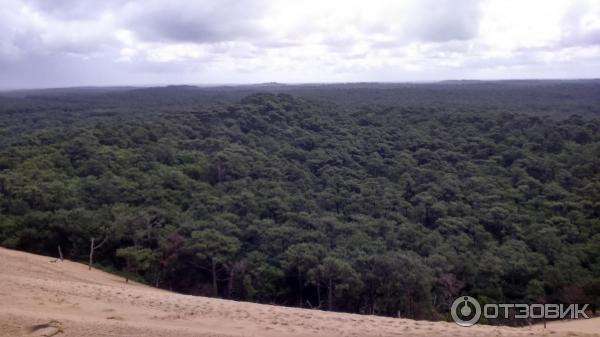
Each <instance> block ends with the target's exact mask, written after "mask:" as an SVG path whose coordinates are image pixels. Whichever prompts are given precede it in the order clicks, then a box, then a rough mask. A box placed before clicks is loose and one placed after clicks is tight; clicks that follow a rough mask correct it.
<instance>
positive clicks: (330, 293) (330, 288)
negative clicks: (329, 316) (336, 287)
mask: <svg viewBox="0 0 600 337" xmlns="http://www.w3.org/2000/svg"><path fill="white" fill-rule="evenodd" d="M327 297H328V302H329V303H328V306H329V311H332V310H333V280H332V279H331V277H330V278H329V282H328V284H327Z"/></svg>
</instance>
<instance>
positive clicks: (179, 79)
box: [0, 0, 600, 88]
mask: <svg viewBox="0 0 600 337" xmlns="http://www.w3.org/2000/svg"><path fill="white" fill-rule="evenodd" d="M599 60H600V0H526V1H523V0H481V1H476V0H421V1H409V0H389V1H386V0H370V1H357V0H330V1H325V0H304V1H295V0H289V1H288V0H278V1H275V0H272V1H267V0H219V1H217V0H166V1H159V0H145V1H141V0H140V1H133V0H130V1H117V0H103V1H93V0H79V1H76V0H59V1H46V0H3V5H2V6H1V7H0V75H1V76H0V87H3V88H18V87H49V86H73V85H126V84H167V83H251V82H267V81H279V82H337V81H415V80H417V81H418V80H425V81H428V80H442V79H450V78H581V77H600V61H599Z"/></svg>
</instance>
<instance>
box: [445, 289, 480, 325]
mask: <svg viewBox="0 0 600 337" xmlns="http://www.w3.org/2000/svg"><path fill="white" fill-rule="evenodd" d="M450 314H451V315H452V319H453V320H454V322H455V323H456V324H458V325H460V326H471V325H473V324H475V323H477V321H479V318H480V317H481V305H479V302H477V300H476V299H474V298H473V297H471V296H461V297H459V298H457V299H455V300H454V302H453V303H452V307H451V308H450Z"/></svg>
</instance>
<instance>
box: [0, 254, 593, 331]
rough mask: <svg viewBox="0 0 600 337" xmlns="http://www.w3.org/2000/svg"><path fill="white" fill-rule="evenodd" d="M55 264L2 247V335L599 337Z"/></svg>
mask: <svg viewBox="0 0 600 337" xmlns="http://www.w3.org/2000/svg"><path fill="white" fill-rule="evenodd" d="M51 260H54V259H53V258H49V257H45V256H39V255H33V254H28V253H22V252H17V251H12V250H7V249H3V248H0V336H54V335H56V336H214V337H217V336H265V337H269V336H323V337H325V336H327V337H332V336H356V337H368V336H435V335H440V336H532V335H534V336H535V335H537V336H542V335H543V336H559V337H560V336H600V321H599V320H597V319H594V320H588V321H584V322H579V321H577V322H564V323H563V322H561V323H556V324H551V325H550V326H549V329H546V330H543V329H541V328H540V327H534V328H522V329H519V328H505V327H502V328H500V327H490V326H475V327H470V328H461V327H459V326H457V325H455V324H453V323H444V322H425V321H412V320H407V319H392V318H384V317H376V316H361V315H351V314H340V313H329V312H323V311H316V310H304V309H295V308H286V307H277V306H269V305H260V304H252V303H243V302H234V301H226V300H218V299H211V298H205V297H195V296H185V295H179V294H174V293H170V292H167V291H163V290H158V289H154V288H150V287H147V286H144V285H140V284H136V283H131V282H130V283H128V284H126V283H125V282H124V280H123V279H122V278H120V277H116V276H114V275H111V274H108V273H104V272H101V271H97V270H92V271H89V270H87V267H86V266H84V265H82V264H79V263H74V262H69V261H64V262H62V263H61V262H50V261H51ZM573 331H574V332H573ZM594 332H596V333H598V334H597V335H592V333H594Z"/></svg>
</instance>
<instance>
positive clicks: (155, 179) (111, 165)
mask: <svg viewBox="0 0 600 337" xmlns="http://www.w3.org/2000/svg"><path fill="white" fill-rule="evenodd" d="M512 85H515V86H516V87H513V86H512ZM582 85H583V84H582ZM449 86H451V85H450V84H448V85H445V84H444V85H442V84H440V85H439V86H433V87H431V88H430V89H431V90H430V91H424V92H421V91H419V90H424V89H419V88H411V87H408V88H404V87H398V86H395V85H390V87H389V88H388V89H389V90H390V91H389V92H388V91H385V90H388V89H385V90H384V89H382V88H380V87H379V85H373V87H372V88H370V89H368V88H367V89H365V88H363V89H356V88H346V87H344V88H337V87H335V88H334V87H332V88H325V89H323V90H321V89H319V90H316V89H311V88H309V87H302V88H298V89H297V90H298V92H297V93H300V94H302V93H303V94H306V95H307V96H311V97H320V98H327V97H329V98H331V99H332V101H334V102H342V101H343V104H338V105H336V104H332V103H327V102H320V103H316V102H313V101H310V100H307V99H302V98H298V97H296V96H290V95H285V94H280V95H274V94H257V95H251V96H248V97H246V98H244V99H243V100H242V101H241V102H239V103H236V104H224V103H221V102H222V101H221V98H223V100H229V101H231V100H232V99H231V98H232V97H234V98H239V97H241V96H243V95H242V94H241V93H242V92H241V91H239V92H238V91H231V92H229V91H227V90H226V89H223V90H224V91H223V92H220V91H219V92H217V91H215V92H214V93H213V95H212V96H209V95H208V94H207V92H204V91H202V93H199V92H197V91H195V90H193V89H190V88H164V91H161V90H158V89H141V90H139V91H132V92H128V93H127V94H122V93H118V92H115V93H110V94H102V95H100V94H98V95H97V96H95V95H90V96H85V95H82V96H77V95H75V96H73V97H71V96H69V95H66V94H65V95H64V96H63V95H61V94H57V95H58V96H57V97H55V98H52V97H41V98H37V99H36V98H25V99H22V101H19V100H17V99H15V100H12V101H11V102H12V103H10V104H7V105H1V106H0V244H1V245H3V246H7V247H12V248H17V249H23V250H28V251H33V252H39V253H44V254H55V252H56V247H57V245H59V244H60V245H61V247H62V250H63V253H64V254H65V256H66V257H67V258H70V259H74V260H83V259H85V257H86V255H87V253H88V251H89V240H90V238H92V237H93V238H95V239H96V240H97V241H98V242H99V241H101V240H103V239H104V238H106V243H105V244H104V246H103V247H102V249H99V250H98V251H97V252H96V253H95V260H96V261H97V263H99V264H102V265H105V266H111V267H115V268H120V269H127V270H128V272H129V273H130V274H132V275H137V277H139V278H140V279H142V280H144V281H146V282H148V283H152V284H154V285H156V286H159V287H164V288H168V289H173V290H176V291H181V292H186V293H192V294H204V295H207V294H210V295H215V296H224V297H229V298H234V299H240V300H253V301H258V302H265V303H279V304H286V305H300V306H311V307H318V308H322V309H325V308H331V309H333V310H341V311H351V312H360V313H374V314H383V315H393V316H397V315H400V316H402V317H415V318H439V317H444V315H445V313H446V312H447V309H448V306H449V304H450V303H451V300H452V299H453V297H455V296H458V295H459V294H462V293H466V294H470V295H472V296H475V297H477V298H481V299H485V300H486V301H489V302H506V301H509V302H516V303H520V302H526V301H539V300H540V299H544V300H546V301H560V300H561V299H565V298H578V299H581V298H587V299H589V301H590V303H595V305H599V304H598V303H599V300H598V296H599V295H598V294H600V292H599V291H598V289H599V288H598V280H599V279H600V248H599V245H598V242H600V239H599V238H600V221H599V220H598V219H600V211H599V210H600V207H599V206H600V182H599V181H600V121H599V120H598V119H594V118H587V119H586V118H582V117H579V116H571V117H569V116H562V117H563V118H550V117H544V116H540V115H539V114H537V115H536V114H535V112H536V111H543V110H548V109H550V108H549V107H547V106H546V105H544V104H551V103H552V104H554V103H556V104H558V105H557V106H558V108H557V109H558V110H553V111H554V112H557V111H567V110H569V111H572V112H578V113H579V110H577V109H581V110H585V115H586V116H590V114H592V115H593V112H594V110H593V107H590V106H592V105H590V106H588V107H587V108H586V107H585V106H583V105H582V106H579V107H576V106H572V105H568V104H567V103H568V102H567V103H559V102H556V100H552V99H550V98H548V101H547V102H544V101H543V100H542V99H541V98H540V97H542V98H544V99H545V98H547V97H550V96H552V95H551V94H550V93H554V90H557V89H555V87H553V86H551V85H550V84H547V87H544V86H542V87H543V88H541V87H538V86H536V85H534V84H531V83H529V84H527V83H521V84H518V83H517V84H511V85H509V84H506V88H504V89H502V88H499V87H498V86H497V85H493V86H492V85H490V87H485V86H482V87H476V88H474V87H473V85H472V84H465V87H460V88H459V87H453V88H454V89H448V88H450V87H449ZM563 86H564V87H561V88H563V89H564V90H566V91H567V92H569V93H570V95H576V94H580V95H587V94H586V93H589V92H590V91H593V90H596V91H597V87H594V86H591V84H587V86H585V88H587V89H586V90H588V91H584V92H578V91H577V90H575V89H573V88H576V87H577V88H579V87H580V86H578V85H577V84H576V83H570V84H569V83H567V84H564V85H563ZM590 86H591V87H590ZM517 87H518V88H525V89H523V90H531V92H532V93H534V94H532V95H526V94H523V93H522V92H521V91H519V90H517V89H514V88H517ZM469 88H471V89H469ZM486 88H487V89H486ZM544 88H545V89H544ZM240 90H241V89H240ZM452 90H455V91H457V92H460V93H462V95H463V96H460V97H457V98H454V96H452V95H451V94H450V93H451V92H453V91H452ZM432 92H433V93H436V95H438V96H436V97H438V98H439V101H438V103H430V101H431V99H432V97H431V95H430V94H431V93H432ZM508 92H511V93H513V94H514V95H517V96H514V95H513V96H510V95H508V94H507V93H508ZM348 93H351V97H350V96H348ZM391 93H401V94H398V95H392V94H391ZM425 93H427V95H425ZM496 93H498V97H499V98H497V99H492V98H490V97H496V96H494V95H495V94H496ZM196 94H197V95H199V96H194V95H196ZM492 94H494V95H492ZM220 95H221V96H220ZM478 95H484V96H485V97H487V98H486V99H484V98H482V97H483V96H478ZM486 95H487V96H486ZM519 95H520V96H519ZM425 97H426V98H427V99H425ZM512 97H520V101H519V102H512V99H509V98H512ZM597 97H600V95H588V96H585V99H582V100H581V102H588V103H589V102H596V101H595V100H596V99H597ZM225 98H227V99H225ZM515 101H517V100H515ZM206 102H212V103H218V104H216V105H214V106H211V107H209V106H206V105H199V103H206ZM561 102H563V101H561ZM367 103H377V104H367ZM409 103H411V104H409ZM528 106H533V107H535V109H532V111H526V112H528V113H529V114H524V113H518V112H515V111H518V110H519V109H521V108H523V107H528ZM533 110H535V111H533ZM582 114H583V112H582Z"/></svg>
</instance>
